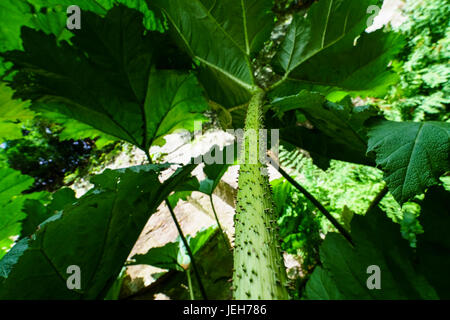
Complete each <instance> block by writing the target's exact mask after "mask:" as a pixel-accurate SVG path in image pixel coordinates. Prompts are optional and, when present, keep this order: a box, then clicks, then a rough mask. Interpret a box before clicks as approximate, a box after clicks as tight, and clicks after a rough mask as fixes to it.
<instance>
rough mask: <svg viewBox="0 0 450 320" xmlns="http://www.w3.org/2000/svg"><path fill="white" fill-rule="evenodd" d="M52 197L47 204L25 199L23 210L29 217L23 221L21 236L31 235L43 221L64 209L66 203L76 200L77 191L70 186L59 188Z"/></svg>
mask: <svg viewBox="0 0 450 320" xmlns="http://www.w3.org/2000/svg"><path fill="white" fill-rule="evenodd" d="M52 197H53V199H52V201H51V202H50V203H49V204H47V205H44V204H42V202H41V201H39V200H35V199H27V200H26V201H25V204H24V207H23V212H24V213H25V214H26V215H27V217H26V218H25V219H24V220H23V221H22V231H21V234H20V237H21V238H23V237H27V236H31V235H32V234H33V233H35V231H36V230H37V228H38V226H39V225H40V224H41V223H43V222H44V221H45V220H47V219H48V218H50V217H51V216H53V215H54V214H56V213H58V211H60V210H62V209H63V208H64V206H65V205H66V204H72V203H74V202H75V201H76V198H75V192H74V191H73V190H72V189H69V188H63V189H60V190H58V191H57V192H55V193H54V194H53V196H52Z"/></svg>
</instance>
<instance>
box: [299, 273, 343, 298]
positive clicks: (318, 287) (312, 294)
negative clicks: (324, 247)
mask: <svg viewBox="0 0 450 320" xmlns="http://www.w3.org/2000/svg"><path fill="white" fill-rule="evenodd" d="M305 290H306V291H305V294H306V297H307V298H308V299H309V300H341V299H343V296H342V295H341V293H340V292H339V290H338V288H337V287H336V284H335V283H334V281H333V279H332V278H331V277H330V273H329V272H327V271H325V270H324V269H323V268H321V267H316V269H315V270H314V272H313V274H312V275H311V278H310V279H309V280H308V284H307V286H306V289H305Z"/></svg>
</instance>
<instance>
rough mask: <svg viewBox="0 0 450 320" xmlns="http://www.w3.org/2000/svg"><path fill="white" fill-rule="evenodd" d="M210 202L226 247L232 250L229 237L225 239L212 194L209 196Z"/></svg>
mask: <svg viewBox="0 0 450 320" xmlns="http://www.w3.org/2000/svg"><path fill="white" fill-rule="evenodd" d="M209 201H210V202H211V207H212V210H213V213H214V217H215V218H216V222H217V226H218V227H219V230H220V234H221V235H222V238H223V241H224V242H225V245H226V247H227V248H228V249H229V248H230V243H229V242H228V239H227V237H225V232H223V229H222V226H221V225H220V221H219V217H218V216H217V212H216V208H215V207H214V201H213V196H212V194H210V195H209Z"/></svg>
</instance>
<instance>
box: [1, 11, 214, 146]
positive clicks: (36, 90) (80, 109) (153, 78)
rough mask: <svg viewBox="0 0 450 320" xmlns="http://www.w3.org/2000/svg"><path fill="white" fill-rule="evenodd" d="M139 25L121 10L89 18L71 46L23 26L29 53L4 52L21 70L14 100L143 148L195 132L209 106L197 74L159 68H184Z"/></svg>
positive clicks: (161, 41) (136, 16) (158, 37)
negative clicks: (184, 130)
mask: <svg viewBox="0 0 450 320" xmlns="http://www.w3.org/2000/svg"><path fill="white" fill-rule="evenodd" d="M141 21H142V14H140V13H139V12H137V11H135V10H131V9H127V8H125V7H123V6H119V7H114V8H113V9H112V10H110V11H109V12H108V14H107V15H106V17H105V18H101V17H99V16H96V15H95V14H93V13H90V12H84V13H83V23H84V26H83V28H82V29H81V30H76V31H75V36H74V37H73V38H72V39H71V42H72V43H73V45H72V46H70V45H69V44H68V43H67V42H65V41H63V42H61V44H60V45H58V44H57V43H56V41H55V38H54V37H53V36H51V35H45V34H43V33H41V32H36V31H34V30H31V29H28V28H24V29H23V30H22V38H23V44H24V48H25V52H20V51H13V52H9V53H6V54H5V57H6V58H7V59H8V60H10V61H12V62H14V64H15V66H14V68H15V69H17V70H19V71H20V72H19V73H18V75H17V76H16V77H15V81H14V83H13V87H14V88H15V89H16V90H17V96H19V97H21V96H25V97H31V98H32V100H33V102H34V106H35V107H36V110H39V111H42V110H48V109H51V110H53V111H54V112H57V113H61V114H63V115H65V116H67V117H69V118H73V119H75V120H77V121H79V122H83V123H85V124H87V125H89V126H91V127H92V128H94V129H96V130H99V131H102V132H104V133H106V134H108V135H111V136H114V137H117V138H119V139H123V140H126V141H128V142H131V143H133V144H134V145H136V146H138V147H140V148H142V149H143V150H148V148H149V147H150V146H151V145H152V144H162V143H163V139H162V138H163V136H164V135H166V134H169V133H172V132H173V131H174V130H176V129H179V128H187V129H192V128H193V122H194V121H195V120H199V121H202V120H204V119H205V117H204V116H203V114H202V113H203V112H204V111H206V110H207V108H208V106H207V103H206V101H205V100H204V99H203V98H202V91H201V89H200V87H199V86H198V85H197V81H196V79H195V77H194V76H193V75H192V74H189V73H187V72H180V71H173V70H160V69H156V68H157V67H162V68H165V67H170V66H175V67H178V66H180V64H184V63H185V62H184V60H183V59H178V60H173V59H175V58H177V57H179V55H176V56H171V55H170V54H167V52H164V50H165V48H166V49H167V50H169V52H170V50H171V48H170V46H168V43H170V42H168V40H169V39H167V38H166V37H165V36H164V35H161V34H160V33H158V32H146V31H145V29H144V26H143V25H142V23H141ZM166 44H167V45H166ZM44 53H45V54H44ZM181 66H182V65H181ZM181 66H180V67H181Z"/></svg>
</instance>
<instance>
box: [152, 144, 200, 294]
mask: <svg viewBox="0 0 450 320" xmlns="http://www.w3.org/2000/svg"><path fill="white" fill-rule="evenodd" d="M145 155H146V156H147V160H148V162H149V163H150V164H151V163H152V158H151V156H150V152H149V150H146V151H145ZM165 202H166V205H167V207H168V208H169V211H170V216H171V217H172V220H173V222H174V223H175V226H176V227H177V230H178V234H179V235H180V238H181V241H183V244H184V246H185V247H186V250H187V252H188V255H189V258H190V259H191V264H192V268H193V269H194V274H195V277H196V278H197V282H198V286H199V287H200V292H201V294H202V297H203V299H204V300H208V297H207V295H206V291H205V288H204V287H203V283H202V280H201V277H200V273H199V272H198V270H197V265H196V264H195V260H194V255H193V254H192V251H191V248H190V247H189V244H188V242H187V240H186V237H185V236H184V234H183V231H182V230H181V227H180V224H179V222H178V220H177V217H176V216H175V213H174V212H173V209H172V206H171V205H170V203H169V201H168V200H167V198H166V199H165ZM189 277H190V275H189Z"/></svg>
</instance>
